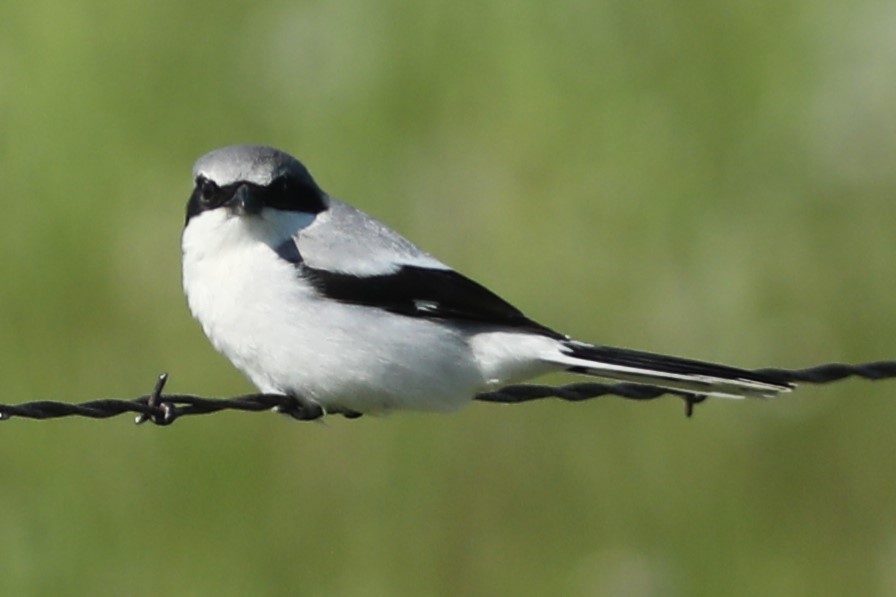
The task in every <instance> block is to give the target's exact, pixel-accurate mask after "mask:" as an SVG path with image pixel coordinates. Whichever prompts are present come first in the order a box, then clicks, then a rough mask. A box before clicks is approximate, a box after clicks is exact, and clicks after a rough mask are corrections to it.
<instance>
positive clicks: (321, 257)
mask: <svg viewBox="0 0 896 597" xmlns="http://www.w3.org/2000/svg"><path fill="white" fill-rule="evenodd" d="M328 204H329V207H328V209H327V210H326V211H324V212H321V213H319V214H318V215H317V217H316V218H315V219H314V222H313V223H312V224H310V225H309V226H307V227H305V228H302V229H301V230H300V231H299V232H298V233H297V234H296V236H295V242H296V246H297V248H298V250H299V253H300V254H301V255H302V259H303V260H304V261H305V262H306V263H307V264H308V265H309V266H311V267H314V268H317V269H325V270H328V271H333V272H340V273H345V274H354V275H361V276H367V275H379V274H384V273H389V272H392V271H395V270H397V269H398V268H399V267H400V266H402V265H416V266H420V267H427V268H432V269H450V268H448V266H446V265H445V264H443V263H442V262H441V261H439V260H437V259H436V258H435V257H433V256H431V255H429V254H428V253H426V252H425V251H423V250H422V249H420V248H419V247H418V246H416V245H415V244H414V243H412V242H411V241H409V240H408V239H406V238H405V237H403V236H402V235H400V234H399V233H397V232H396V231H394V230H392V229H391V228H389V227H388V226H386V225H385V224H383V223H382V222H380V221H379V220H377V219H376V218H374V217H373V216H370V215H368V214H366V213H364V212H363V211H361V210H359V209H356V208H354V207H352V206H351V205H348V204H347V203H343V202H342V201H339V200H338V199H334V198H332V197H328Z"/></svg>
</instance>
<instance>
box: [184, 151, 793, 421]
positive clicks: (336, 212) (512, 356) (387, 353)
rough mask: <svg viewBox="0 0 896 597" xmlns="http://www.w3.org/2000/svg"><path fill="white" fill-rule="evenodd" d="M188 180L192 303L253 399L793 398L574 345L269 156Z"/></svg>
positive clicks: (443, 402) (218, 155)
mask: <svg viewBox="0 0 896 597" xmlns="http://www.w3.org/2000/svg"><path fill="white" fill-rule="evenodd" d="M193 177H194V180H195V188H194V190H193V194H192V195H191V197H190V199H189V202H188V204H187V219H186V225H185V228H184V233H183V283H184V290H185V291H186V294H187V300H188V302H189V306H190V309H191V310H192V312H193V315H194V316H195V317H196V319H198V320H199V322H200V324H201V325H202V328H203V330H204V331H205V333H206V335H207V336H208V337H209V339H210V340H211V342H212V344H213V345H214V346H215V348H216V349H218V350H219V351H221V352H222V353H223V354H224V355H225V356H227V357H228V358H229V359H230V360H231V362H233V364H234V365H235V366H236V367H237V368H238V369H240V370H241V371H242V372H243V373H245V374H246V375H247V376H248V377H249V379H250V380H251V381H252V382H253V383H254V384H255V385H256V386H257V387H258V388H259V389H260V390H261V391H262V392H266V393H281V394H288V395H292V396H296V397H298V398H300V399H301V400H304V401H307V402H308V403H311V404H315V405H318V406H320V407H321V408H322V409H323V411H325V412H326V411H330V412H336V411H338V412H347V411H353V412H358V413H375V412H385V411H391V410H400V409H413V410H441V411H445V410H452V409H455V408H458V407H460V406H462V405H463V404H465V403H467V402H468V401H470V400H471V399H472V398H473V397H474V396H475V395H476V394H478V393H481V392H485V391H489V390H492V389H494V388H496V387H498V386H501V385H505V384H508V383H515V382H519V381H522V380H524V379H528V378H531V377H535V376H537V375H541V374H545V373H549V372H553V371H564V370H566V371H573V372H576V373H584V374H589V375H594V376H598V377H604V378H609V379H616V380H625V381H634V382H640V383H646V384H650V385H655V386H661V387H666V388H671V389H679V390H684V391H688V392H693V393H696V394H702V395H708V396H721V397H729V398H740V397H751V396H756V397H768V396H774V395H776V394H778V393H780V392H783V391H787V390H789V389H790V386H789V385H787V384H784V383H781V382H780V381H776V380H775V379H773V378H770V377H767V376H763V375H761V374H757V373H754V372H748V371H745V370H741V369H736V368H733V367H727V366H724V365H716V364H711V363H704V362H699V361H693V360H689V359H681V358H677V357H671V356H664V355H658V354H652V353H645V352H638V351H632V350H627V349H619V348H610V347H605V346H598V345H592V344H586V343H582V342H577V341H575V340H572V339H570V338H569V337H568V336H565V335H563V334H560V333H558V332H555V331H553V330H552V329H550V328H548V327H545V326H544V325H541V324H539V323H536V322H535V321H532V320H531V319H529V318H528V317H526V316H525V315H524V314H523V313H522V312H520V311H519V310H518V309H517V308H515V307H514V306H512V305H511V304H510V303H508V302H506V301H505V300H503V299H501V298H500V297H498V296H497V295H495V294H494V293H492V292H491V291H489V290H488V289H486V288H485V287H483V286H481V285H479V284H478V283H476V282H474V281H472V280H470V279H469V278H466V277H464V276H463V275H461V274H459V273H457V272H455V271H454V270H452V269H451V268H449V267H448V266H446V265H445V264H443V263H442V262H440V261H438V260H437V259H435V258H434V257H432V256H431V255H429V254H427V253H426V252H424V251H422V250H421V249H419V248H417V247H416V246H415V245H414V244H412V243H411V242H410V241H408V240H407V239H405V238H404V237H402V236H401V235H399V234H398V233H397V232H395V231H394V230H392V229H390V228H388V227H387V226H386V225H384V224H382V223H381V222H379V221H378V220H376V219H374V218H372V217H371V216H369V215H367V214H365V213H363V212H361V211H359V210H357V209H355V208H354V207H351V206H350V205H348V204H346V203H343V202H341V201H339V200H337V199H334V198H333V197H330V196H329V195H328V194H326V193H325V192H324V191H322V190H321V189H320V187H319V186H318V185H317V184H316V183H315V181H314V179H313V178H312V177H311V175H310V174H309V172H308V170H306V169H305V167H304V166H303V165H302V164H301V163H300V162H299V161H298V160H296V159H295V158H293V157H292V156H290V155H288V154H286V153H283V152H281V151H278V150H276V149H273V148H270V147H263V146H254V145H235V146H231V147H225V148H222V149H218V150H215V151H212V152H211V153H209V154H207V155H205V156H203V157H201V158H200V159H199V160H198V161H197V162H196V165H195V167H194V169H193Z"/></svg>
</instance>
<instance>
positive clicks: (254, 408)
mask: <svg viewBox="0 0 896 597" xmlns="http://www.w3.org/2000/svg"><path fill="white" fill-rule="evenodd" d="M755 373H761V374H762V375H764V376H767V377H770V378H772V379H775V380H777V381H780V382H781V383H812V384H826V383H832V382H836V381H840V380H843V379H846V378H849V377H859V378H863V379H867V380H872V381H875V380H881V379H891V378H894V377H896V361H876V362H872V363H864V364H861V365H848V364H844V363H827V364H824V365H819V366H817V367H810V368H807V369H757V370H756V371H755ZM167 381H168V374H167V373H163V374H162V375H160V376H159V378H158V380H157V381H156V384H155V387H153V390H152V392H151V393H150V394H147V395H145V396H139V397H137V398H134V399H132V400H121V399H103V400H91V401H89V402H82V403H80V404H72V403H68V402H53V401H47V400H42V401H36V402H26V403H23V404H18V405H10V404H0V420H7V419H11V418H13V417H20V418H27V419H56V418H59V417H87V418H91V419H107V418H110V417H115V416H118V415H122V414H126V413H135V414H137V418H136V422H137V423H138V424H140V423H144V422H146V421H151V422H152V423H155V424H156V425H170V424H172V423H173V422H174V421H176V420H177V419H179V418H181V417H184V416H190V415H205V414H211V413H216V412H220V411H225V410H235V411H244V412H260V411H270V410H273V411H276V412H280V413H283V414H285V415H288V416H290V417H292V418H294V419H298V420H301V421H310V420H316V419H320V418H321V417H322V416H324V415H325V414H341V415H343V416H344V417H346V418H350V419H354V418H357V417H360V416H361V413H357V412H354V411H350V410H332V409H330V410H327V411H326V412H325V411H324V409H323V408H321V407H320V405H318V404H315V403H311V402H308V401H306V400H302V399H301V398H298V397H295V396H284V395H281V394H245V395H243V396H235V397H233V398H204V397H202V396H193V395H190V394H163V390H164V389H165V384H166V383H167ZM603 396H616V397H619V398H624V399H627V400H654V399H656V398H660V397H662V396H675V397H678V398H679V399H681V400H683V401H684V403H685V414H686V415H687V416H689V417H690V416H691V415H692V414H693V411H694V407H695V406H696V405H697V404H700V403H701V402H703V401H704V400H706V396H705V395H702V394H697V393H691V392H685V391H681V390H670V389H666V388H660V387H657V386H651V385H645V384H638V383H617V384H603V383H596V382H586V383H573V384H569V385H564V386H546V385H534V384H524V385H511V386H506V387H503V388H500V389H498V390H495V391H492V392H485V393H483V394H479V395H477V396H476V397H475V398H474V399H475V400H479V401H482V402H497V403H502V404H518V403H521V402H530V401H532V400H541V399H545V398H555V399H559V400H564V401H568V402H580V401H583V400H592V399H594V398H600V397H603Z"/></svg>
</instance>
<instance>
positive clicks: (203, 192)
mask: <svg viewBox="0 0 896 597" xmlns="http://www.w3.org/2000/svg"><path fill="white" fill-rule="evenodd" d="M196 188H197V189H199V200H200V201H201V202H202V204H203V205H206V206H213V205H215V204H216V203H217V201H218V199H219V197H220V195H221V188H220V187H219V186H218V185H216V184H215V183H213V182H212V181H210V180H209V179H207V178H205V177H202V176H200V177H199V178H198V179H196Z"/></svg>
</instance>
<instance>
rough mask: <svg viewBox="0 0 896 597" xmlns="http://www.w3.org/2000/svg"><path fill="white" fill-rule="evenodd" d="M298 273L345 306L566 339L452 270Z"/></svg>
mask: <svg viewBox="0 0 896 597" xmlns="http://www.w3.org/2000/svg"><path fill="white" fill-rule="evenodd" d="M296 267H297V268H299V271H300V272H301V275H302V276H304V277H305V278H306V279H307V280H308V281H309V282H310V283H311V284H312V285H313V286H314V287H315V288H316V289H317V290H318V292H320V293H321V294H322V295H324V296H326V297H327V298H330V299H333V300H337V301H341V302H344V303H351V304H355V305H365V306H368V307H376V308H379V309H385V310H386V311H390V312H392V313H400V314H402V315H407V316H410V317H428V318H435V319H452V320H462V321H469V322H476V323H483V324H487V325H489V324H490V325H495V326H500V327H511V328H520V329H521V330H526V331H532V332H536V333H539V334H542V335H545V336H549V337H552V338H564V336H563V335H562V334H558V333H557V332H555V331H553V330H551V329H550V328H547V327H545V326H543V325H541V324H539V323H536V322H534V321H532V320H531V319H529V318H528V317H526V316H525V315H523V314H522V312H521V311H520V310H519V309H517V308H516V307H514V306H513V305H511V304H510V303H508V302H507V301H505V300H504V299H502V298H501V297H499V296H498V295H496V294H495V293H493V292H492V291H490V290H488V289H487V288H485V287H484V286H482V285H481V284H478V283H476V282H474V281H473V280H471V279H469V278H467V277H466V276H463V275H461V274H459V273H457V272H455V271H453V270H447V269H444V270H443V269H432V268H427V267H421V266H414V265H404V266H401V267H400V268H399V269H398V270H396V271H395V272H392V273H389V274H381V275H375V276H357V275H352V274H343V273H335V272H330V271H327V270H321V269H315V268H313V267H310V266H308V265H307V264H306V263H304V262H299V263H296Z"/></svg>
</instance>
